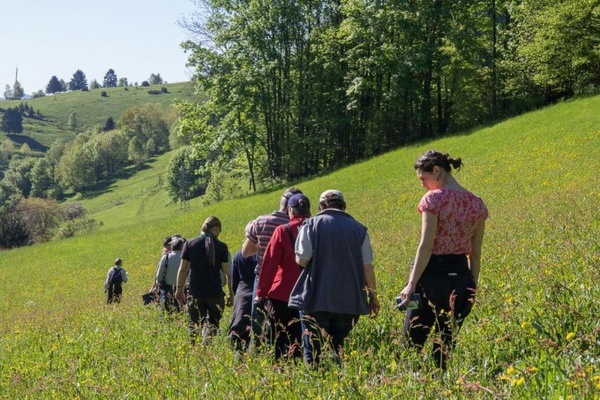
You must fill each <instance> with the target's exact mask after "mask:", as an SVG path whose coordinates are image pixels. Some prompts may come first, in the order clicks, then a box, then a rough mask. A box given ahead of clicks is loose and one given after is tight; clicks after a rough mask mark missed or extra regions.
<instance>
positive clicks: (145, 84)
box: [142, 81, 150, 86]
mask: <svg viewBox="0 0 600 400" xmlns="http://www.w3.org/2000/svg"><path fill="white" fill-rule="evenodd" d="M142 86H150V83H148V81H143V82H142Z"/></svg>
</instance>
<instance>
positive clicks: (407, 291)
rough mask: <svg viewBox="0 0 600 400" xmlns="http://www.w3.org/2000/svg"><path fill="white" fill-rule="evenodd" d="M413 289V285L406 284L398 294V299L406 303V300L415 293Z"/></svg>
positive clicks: (414, 287)
mask: <svg viewBox="0 0 600 400" xmlns="http://www.w3.org/2000/svg"><path fill="white" fill-rule="evenodd" d="M415 289H416V285H415V284H411V283H408V284H407V285H406V286H405V287H404V289H402V291H401V292H400V298H401V299H402V301H407V300H408V299H410V296H411V295H412V294H413V293H414V292H415Z"/></svg>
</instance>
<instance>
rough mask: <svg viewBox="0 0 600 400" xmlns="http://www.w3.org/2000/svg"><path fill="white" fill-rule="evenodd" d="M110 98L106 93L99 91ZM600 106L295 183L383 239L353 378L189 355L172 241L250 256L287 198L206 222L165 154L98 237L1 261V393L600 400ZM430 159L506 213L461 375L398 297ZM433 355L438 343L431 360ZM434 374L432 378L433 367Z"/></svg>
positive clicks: (98, 209) (103, 205)
mask: <svg viewBox="0 0 600 400" xmlns="http://www.w3.org/2000/svg"><path fill="white" fill-rule="evenodd" d="M94 96H95V95H94ZM599 108H600V97H592V98H585V99H581V100H574V101H570V102H564V103H560V104H558V105H555V106H553V107H549V108H546V109H542V110H539V111H536V112H532V113H529V114H526V115H523V116H520V117H517V118H513V119H510V120H507V121H504V122H501V123H498V124H496V125H494V126H490V127H486V128H484V129H479V130H475V131H473V132H469V133H465V134H462V135H456V136H453V137H448V138H443V139H439V140H434V141H430V142H426V143H425V142H424V143H419V144H417V145H413V146H409V147H405V148H402V149H399V150H396V151H393V152H390V153H388V154H385V155H382V156H379V157H376V158H373V159H371V160H368V161H365V162H362V163H359V164H356V165H353V166H350V167H348V168H344V169H342V170H339V171H336V172H333V173H330V174H327V175H324V176H321V177H318V178H315V179H310V180H306V181H301V182H291V183H290V185H295V186H298V187H300V188H301V189H302V190H303V191H304V192H305V193H306V194H307V195H308V196H309V198H310V199H311V200H312V201H313V212H316V202H317V199H318V195H319V193H321V192H322V191H323V190H325V189H329V188H336V189H339V190H341V191H342V192H344V194H345V196H346V197H347V203H348V210H347V211H348V212H349V213H350V214H352V215H354V216H355V217H356V218H357V219H359V220H360V221H361V222H363V223H364V224H366V225H367V226H368V227H369V231H370V235H371V240H372V242H373V246H374V252H375V258H376V261H375V265H376V271H377V279H378V291H379V293H380V301H381V303H382V310H381V313H380V315H379V316H378V317H377V318H376V319H370V318H368V317H364V318H361V320H360V321H359V322H358V325H357V326H356V328H355V329H354V330H353V332H352V334H351V336H350V338H349V339H348V340H347V342H346V345H345V354H344V361H343V366H342V367H337V366H334V365H329V364H328V362H327V360H326V361H325V362H324V365H323V367H322V368H320V369H316V370H313V369H309V368H307V367H305V366H303V365H293V364H280V365H273V362H272V354H271V353H270V352H269V351H268V350H267V349H263V350H262V351H259V352H256V353H253V354H251V355H248V356H247V357H246V358H245V359H244V360H243V362H236V361H235V360H234V356H233V351H232V349H231V347H230V346H229V343H228V340H227V338H226V336H225V335H224V331H225V330H226V328H227V324H228V322H229V317H230V315H231V310H230V309H228V310H227V311H226V314H225V317H224V318H223V320H222V321H221V330H222V332H221V334H220V335H219V336H218V337H216V338H215V339H214V340H213V342H212V343H210V345H208V346H205V347H203V346H196V347H193V348H191V347H190V346H189V345H188V340H187V332H186V325H185V318H184V317H183V316H176V317H175V318H173V320H164V319H163V318H161V313H160V312H159V310H157V309H156V308H154V307H152V306H143V305H142V302H141V295H142V294H143V293H145V291H146V290H147V289H148V287H149V286H150V284H151V282H152V276H153V273H154V270H155V267H156V262H157V261H158V258H159V255H160V250H161V240H162V238H163V237H164V236H166V235H168V234H174V233H180V234H182V235H184V236H185V237H187V238H191V237H193V236H195V235H197V234H198V231H199V229H200V225H201V223H202V221H203V220H204V219H205V218H206V217H207V216H209V215H217V216H218V217H219V218H221V220H222V221H223V232H222V235H221V239H223V241H225V242H226V243H227V244H228V245H229V247H230V249H231V250H232V252H234V251H236V250H238V249H239V248H240V246H241V243H242V241H243V236H244V234H243V232H244V226H245V225H246V223H247V222H248V221H249V220H250V219H253V218H254V217H256V216H257V215H259V214H265V213H269V212H271V211H272V210H274V209H275V208H276V207H277V203H278V200H279V195H280V192H281V191H282V189H283V188H278V189H277V190H274V191H272V192H268V193H260V194H256V195H253V196H249V197H246V198H242V199H236V200H231V201H225V202H221V203H218V204H214V205H211V206H207V207H202V206H201V202H200V200H193V201H191V202H190V207H189V209H188V210H183V209H181V207H180V205H178V204H167V202H166V201H165V199H164V198H161V195H160V194H159V193H158V192H157V191H156V190H155V189H156V186H157V185H158V179H159V178H158V176H159V175H160V173H161V172H162V171H163V170H164V167H165V165H166V164H165V163H164V161H162V160H161V159H157V160H155V161H154V162H153V163H151V164H150V165H149V167H148V169H147V170H145V171H141V172H139V173H138V174H136V175H134V176H132V177H131V178H129V179H128V180H126V181H120V182H115V183H114V184H111V185H108V186H107V187H106V188H105V189H104V190H102V191H99V192H98V195H97V197H94V198H91V199H84V200H82V201H83V202H84V204H85V205H86V208H87V209H88V211H89V212H90V216H91V217H93V218H96V219H98V220H99V221H102V222H103V225H102V227H101V228H100V229H99V230H98V231H97V232H96V233H94V234H90V235H87V236H78V237H74V238H70V239H65V240H60V241H53V242H48V243H43V244H40V245H35V246H32V247H28V248H19V249H15V250H10V251H4V252H0V268H1V274H2V279H1V280H0V289H1V293H2V296H3V302H2V304H3V316H2V318H1V319H0V333H1V334H0V342H1V343H0V348H1V349H2V350H1V351H0V397H2V398H10V399H65V398H82V399H88V398H94V399H95V398H98V399H104V398H106V399H109V398H110V399H113V398H132V399H179V398H206V399H211V398H215V399H216V398H222V399H230V398H235V399H238V398H239V399H282V398H285V399H288V398H290V399H295V398H311V399H363V398H364V399H391V398H396V399H442V398H457V399H458V398H469V399H470V398H482V399H487V398H489V399H534V398H535V399H537V398H540V399H583V398H585V399H593V398H599V397H600V319H599V318H598V310H600V285H598V282H599V281H600V226H599V224H600V222H599V221H600V211H599V207H598V205H599V204H600V189H599V187H600V178H599V175H598V174H599V171H600V158H599V157H598V154H599V150H600V113H598V112H597V110H598V109H599ZM428 149H437V150H440V151H445V152H449V153H450V154H451V155H452V156H455V157H461V158H462V159H463V161H464V164H465V166H464V167H463V168H462V170H461V171H459V172H457V173H455V176H456V177H457V179H458V180H459V182H460V183H461V184H463V185H464V186H465V187H467V188H469V189H471V190H472V191H474V192H475V193H477V194H479V195H480V196H482V197H483V199H484V200H485V202H486V204H487V206H488V208H489V211H490V218H489V220H488V222H487V225H486V227H487V230H486V238H485V241H484V248H483V260H482V272H481V278H480V285H479V287H478V292H477V293H478V294H477V301H476V305H475V307H474V311H473V313H472V314H471V316H470V317H469V318H468V319H467V321H466V323H465V324H464V326H463V329H462V330H461V332H460V333H459V335H458V337H457V347H456V349H455V351H454V353H453V357H452V360H451V362H450V364H449V369H448V371H447V373H446V374H445V375H442V376H439V375H438V376H434V374H433V372H434V371H433V370H432V369H431V368H430V365H431V359H430V358H429V354H428V353H429V352H428V351H427V352H425V353H424V354H423V355H422V356H417V355H415V354H414V352H413V351H412V350H411V349H410V348H408V347H407V346H406V344H405V342H404V340H403V337H402V324H403V314H402V313H400V312H398V311H397V310H396V309H395V308H394V297H395V295H396V294H397V293H398V292H399V291H400V290H401V289H402V287H403V286H404V284H405V281H406V278H407V276H408V267H409V262H410V260H411V259H412V258H413V256H414V252H415V249H416V246H417V243H418V240H419V233H420V216H419V214H418V212H417V211H416V204H417V202H418V201H419V199H420V197H421V196H422V195H423V190H422V188H421V187H420V185H419V182H418V181H417V179H416V176H415V173H414V170H413V167H412V166H413V162H414V160H415V159H416V157H417V156H418V155H419V154H421V153H422V152H424V151H425V150H428ZM115 257H121V258H122V259H123V262H124V267H125V268H126V269H127V271H128V273H129V282H128V283H126V284H125V285H124V299H123V302H122V303H121V304H120V305H117V306H106V305H105V295H104V293H103V289H102V286H103V282H104V279H105V276H106V272H107V270H108V268H109V267H110V266H111V265H112V261H113V260H114V258H115ZM427 350H429V349H427ZM418 365H420V366H421V368H420V369H418V368H415V366H418Z"/></svg>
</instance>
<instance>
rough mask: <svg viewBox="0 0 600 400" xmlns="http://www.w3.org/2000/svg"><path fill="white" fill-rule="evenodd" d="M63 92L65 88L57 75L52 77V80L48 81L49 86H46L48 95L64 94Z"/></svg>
mask: <svg viewBox="0 0 600 400" xmlns="http://www.w3.org/2000/svg"><path fill="white" fill-rule="evenodd" d="M62 90H63V88H62V85H61V84H60V81H59V80H58V78H57V77H56V75H52V78H50V81H48V84H47V85H46V93H49V94H54V93H58V92H62Z"/></svg>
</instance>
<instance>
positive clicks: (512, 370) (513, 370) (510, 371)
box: [506, 367, 517, 375]
mask: <svg viewBox="0 0 600 400" xmlns="http://www.w3.org/2000/svg"><path fill="white" fill-rule="evenodd" d="M516 371H517V370H516V369H515V368H514V367H508V368H507V369H506V373H507V374H508V375H512V374H514V373H515V372H516Z"/></svg>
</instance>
